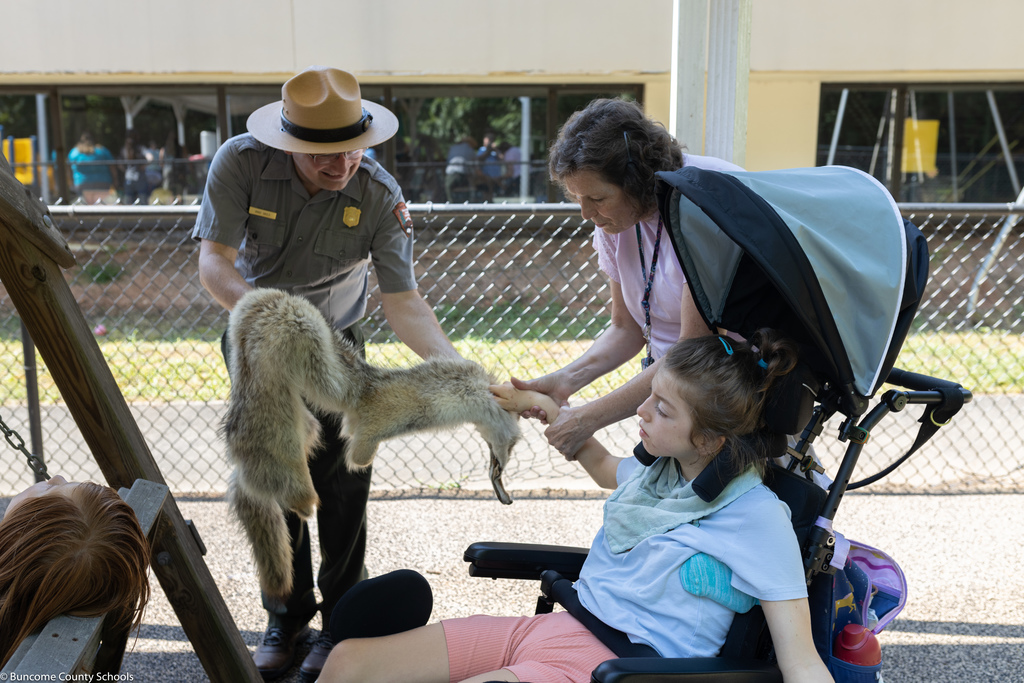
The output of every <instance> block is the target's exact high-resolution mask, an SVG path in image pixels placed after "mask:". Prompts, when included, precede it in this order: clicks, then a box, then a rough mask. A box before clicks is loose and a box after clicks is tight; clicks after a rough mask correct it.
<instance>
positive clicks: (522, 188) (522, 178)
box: [519, 97, 530, 204]
mask: <svg viewBox="0 0 1024 683" xmlns="http://www.w3.org/2000/svg"><path fill="white" fill-rule="evenodd" d="M519 104H520V105H521V106H522V116H523V120H522V122H521V123H520V124H519V159H520V161H519V201H521V202H523V203H524V204H525V203H526V201H527V198H528V197H529V195H530V98H529V97H520V98H519Z"/></svg>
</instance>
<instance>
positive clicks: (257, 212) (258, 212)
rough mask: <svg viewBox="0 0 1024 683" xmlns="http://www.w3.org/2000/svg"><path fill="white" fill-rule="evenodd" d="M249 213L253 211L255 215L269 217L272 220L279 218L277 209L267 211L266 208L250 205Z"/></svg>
mask: <svg viewBox="0 0 1024 683" xmlns="http://www.w3.org/2000/svg"><path fill="white" fill-rule="evenodd" d="M249 213H251V214H252V215H253V216H259V217H260V218H269V219H270V220H275V219H276V218H277V212H276V211H267V210H266V209H257V208H256V207H255V206H250V207H249Z"/></svg>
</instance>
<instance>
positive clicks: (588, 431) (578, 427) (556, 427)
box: [544, 405, 597, 462]
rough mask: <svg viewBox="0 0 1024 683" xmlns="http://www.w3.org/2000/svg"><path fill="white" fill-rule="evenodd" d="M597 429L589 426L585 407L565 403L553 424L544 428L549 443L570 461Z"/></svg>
mask: <svg viewBox="0 0 1024 683" xmlns="http://www.w3.org/2000/svg"><path fill="white" fill-rule="evenodd" d="M595 431H597V430H596V429H594V428H592V427H590V426H589V422H588V421H587V420H586V413H585V408H584V407H576V408H570V407H569V406H568V405H563V406H562V407H561V408H560V409H559V411H558V415H557V416H556V417H555V419H554V421H553V422H552V423H551V425H550V426H549V427H548V428H547V429H546V430H544V436H545V438H547V440H548V443H549V444H551V446H552V447H553V448H555V449H557V450H558V452H559V453H561V454H562V455H564V456H565V459H566V460H569V461H570V462H571V461H573V460H575V459H576V453H577V451H579V450H580V448H582V447H583V444H584V443H586V441H587V439H589V438H590V437H592V436H594V432H595Z"/></svg>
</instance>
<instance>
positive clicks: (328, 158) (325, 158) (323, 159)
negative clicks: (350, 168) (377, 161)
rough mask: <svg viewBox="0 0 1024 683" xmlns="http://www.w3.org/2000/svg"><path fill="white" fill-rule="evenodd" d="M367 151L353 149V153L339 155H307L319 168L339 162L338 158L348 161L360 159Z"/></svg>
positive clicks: (339, 153)
mask: <svg viewBox="0 0 1024 683" xmlns="http://www.w3.org/2000/svg"><path fill="white" fill-rule="evenodd" d="M365 151H366V150H365V149H353V150H352V151H351V152H338V153H337V154H307V155H306V156H307V157H309V158H310V159H312V160H313V163H314V164H316V165H317V166H326V165H327V164H333V163H334V162H335V161H337V160H338V157H341V156H343V157H345V158H346V159H349V160H351V159H358V158H359V157H361V156H362V155H363V152H365Z"/></svg>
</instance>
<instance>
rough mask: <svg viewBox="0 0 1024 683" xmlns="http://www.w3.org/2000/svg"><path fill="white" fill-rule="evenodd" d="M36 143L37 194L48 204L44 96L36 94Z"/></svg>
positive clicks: (48, 186) (48, 142)
mask: <svg viewBox="0 0 1024 683" xmlns="http://www.w3.org/2000/svg"><path fill="white" fill-rule="evenodd" d="M36 141H37V143H38V145H39V163H38V164H37V165H36V173H38V174H39V175H38V176H37V177H38V178H39V194H40V196H42V198H43V202H45V203H46V204H49V203H50V176H49V174H48V173H47V172H46V170H47V169H48V168H50V138H49V137H48V136H47V132H46V95H43V94H42V93H38V94H36ZM53 177H54V178H56V177H57V169H56V165H55V166H54V170H53Z"/></svg>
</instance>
